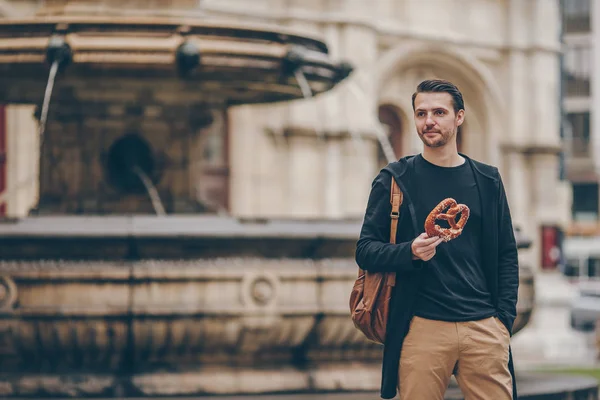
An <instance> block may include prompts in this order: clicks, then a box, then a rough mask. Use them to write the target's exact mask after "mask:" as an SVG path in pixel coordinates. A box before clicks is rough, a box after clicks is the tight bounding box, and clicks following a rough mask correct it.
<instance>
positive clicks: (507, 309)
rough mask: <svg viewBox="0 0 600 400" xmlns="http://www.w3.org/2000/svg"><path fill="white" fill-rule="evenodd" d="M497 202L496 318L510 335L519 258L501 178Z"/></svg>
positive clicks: (516, 292)
mask: <svg viewBox="0 0 600 400" xmlns="http://www.w3.org/2000/svg"><path fill="white" fill-rule="evenodd" d="M498 177H499V181H500V191H499V202H498V208H499V209H498V310H497V311H498V318H499V319H500V320H501V321H502V323H503V324H504V325H505V326H506V328H507V329H508V331H509V332H510V333H511V335H512V327H513V323H514V321H515V318H516V317H517V299H518V290H519V258H518V252H517V243H516V241H515V234H514V230H513V225H512V218H511V215H510V209H509V207H508V200H507V198H506V192H505V190H504V184H503V183H502V178H501V177H500V175H499V174H498Z"/></svg>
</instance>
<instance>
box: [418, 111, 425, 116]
mask: <svg viewBox="0 0 600 400" xmlns="http://www.w3.org/2000/svg"><path fill="white" fill-rule="evenodd" d="M424 115H425V113H424V112H418V113H417V117H423V116H424Z"/></svg>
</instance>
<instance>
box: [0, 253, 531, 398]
mask: <svg viewBox="0 0 600 400" xmlns="http://www.w3.org/2000/svg"><path fill="white" fill-rule="evenodd" d="M356 272H357V271H356V265H355V264H354V260H352V259H350V258H339V259H323V260H308V259H260V258H241V257H240V258H218V259H197V260H185V261H172V260H148V261H135V262H94V261H85V262H74V261H69V262H66V261H65V262H60V261H56V262H36V261H33V262H25V261H14V262H9V261H4V262H0V276H1V278H0V285H2V286H4V287H5V288H8V289H7V290H6V293H5V295H4V296H5V297H4V298H10V299H12V300H11V303H10V304H12V306H11V307H10V309H6V307H5V308H3V309H2V310H0V311H1V312H2V313H3V314H2V315H3V318H2V319H0V355H1V357H0V367H1V368H0V369H1V370H2V371H7V372H8V374H4V375H0V391H1V390H5V391H8V392H10V391H11V390H12V392H11V393H13V394H15V393H17V392H18V393H23V394H28V395H35V394H36V393H37V394H42V393H46V394H48V393H51V392H53V391H55V390H58V389H57V386H56V385H54V384H52V382H54V381H53V379H55V378H56V379H58V378H57V377H59V376H61V375H62V374H67V375H69V376H71V375H72V374H74V373H78V374H83V375H85V374H88V375H87V376H89V377H95V376H99V377H103V376H104V377H107V378H106V380H105V381H102V380H99V381H93V382H94V383H91V381H89V379H87V378H86V379H83V378H82V379H81V381H80V382H81V383H80V385H81V387H79V386H77V384H76V383H75V381H73V382H72V383H71V384H69V385H66V386H65V388H66V389H64V390H65V391H67V392H68V391H71V392H72V393H74V395H79V396H81V395H82V393H87V392H89V393H96V394H102V393H105V392H106V390H111V389H107V388H110V387H111V385H113V384H114V385H117V386H119V385H120V384H119V383H115V382H117V381H118V379H117V378H118V377H119V376H121V375H122V374H123V372H124V371H126V375H127V376H128V377H130V378H127V379H129V380H128V381H127V382H128V383H127V384H126V385H125V386H127V387H130V388H131V387H133V388H135V391H136V393H138V394H143V395H155V394H163V395H174V394H199V393H225V392H227V393H249V392H253V391H254V392H261V391H285V390H303V389H331V388H345V389H375V388H376V387H377V385H378V379H379V378H378V375H377V370H378V368H376V367H374V365H376V364H377V362H378V361H379V360H380V357H381V347H380V346H378V345H376V344H373V343H370V342H368V341H367V340H366V339H364V337H363V336H362V334H361V333H360V332H359V331H358V330H356V329H355V328H354V326H353V324H352V322H351V320H350V318H349V309H348V294H349V293H350V290H351V288H352V285H353V283H354V279H355V278H356ZM521 276H522V280H524V281H523V282H525V283H526V285H529V284H531V282H530V281H528V279H529V278H527V274H526V273H523V274H521ZM522 287H525V285H522ZM524 290H525V291H524V292H522V294H523V296H522V297H520V302H524V303H523V304H526V305H527V304H531V303H528V301H530V300H531V299H529V298H528V296H529V295H532V292H528V291H527V290H528V289H527V288H525V289H524ZM7 296H8V297H7ZM2 304H4V303H2ZM529 312H530V310H524V309H520V311H519V313H520V315H519V318H520V319H519V320H518V322H517V324H518V325H519V326H518V327H517V329H519V328H520V326H522V325H523V324H524V323H526V320H527V318H528V313H529ZM356 360H360V362H359V363H358V364H357V365H356V366H355V367H352V368H348V367H347V366H348V364H347V363H352V362H356ZM370 361H371V362H373V363H374V364H373V366H368V365H367V364H368V363H369V362H370ZM364 363H367V364H364ZM28 365H29V366H33V365H36V366H41V367H42V368H43V369H44V371H46V373H44V374H43V376H42V377H40V378H39V380H37V381H35V380H31V379H33V378H31V376H37V375H36V373H34V371H33V370H32V371H31V373H30V374H27V376H28V378H27V379H29V380H22V379H21V378H19V379H17V378H15V377H14V376H13V377H12V378H11V377H10V371H12V372H14V373H17V372H18V373H19V374H22V373H24V372H25V373H26V372H27V371H28V367H27V366H28ZM233 366H235V367H233ZM256 368H259V369H260V370H261V371H262V372H263V373H264V371H269V373H268V374H266V375H265V374H262V373H261V376H262V377H261V376H258V375H256V372H255V371H253V370H255V369H256ZM365 368H366V369H365ZM351 370H352V371H351ZM362 370H364V371H363V372H362V373H358V372H356V371H362ZM369 371H370V372H369ZM354 372H356V373H354ZM31 374H33V375H31ZM113 376H114V377H115V378H112V377H113ZM265 376H269V377H273V376H275V377H277V379H265V378H264V377H265ZM90 379H92V378H90ZM94 379H95V378H94ZM111 379H114V381H113V380H111ZM119 379H120V378H119ZM223 381H228V382H229V383H230V384H228V385H221V384H219V383H218V382H223ZM32 382H35V384H34V383H32ZM3 385H4V386H3ZM128 385H129V386H128ZM2 388H4V389H2ZM67 392H64V393H63V392H60V393H59V394H64V395H71V394H69V393H67Z"/></svg>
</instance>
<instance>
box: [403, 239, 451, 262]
mask: <svg viewBox="0 0 600 400" xmlns="http://www.w3.org/2000/svg"><path fill="white" fill-rule="evenodd" d="M442 241H443V239H442V238H440V237H437V236H434V237H429V236H427V233H425V232H423V233H421V234H420V235H419V236H417V238H416V239H415V240H413V242H412V244H411V246H410V249H411V250H412V254H413V260H423V261H429V260H431V259H432V258H433V256H435V248H436V247H437V246H438V245H439V244H440V243H442Z"/></svg>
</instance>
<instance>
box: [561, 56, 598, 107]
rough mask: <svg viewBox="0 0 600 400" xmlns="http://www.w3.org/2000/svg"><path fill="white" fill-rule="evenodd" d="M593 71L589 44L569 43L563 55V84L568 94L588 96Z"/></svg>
mask: <svg viewBox="0 0 600 400" xmlns="http://www.w3.org/2000/svg"><path fill="white" fill-rule="evenodd" d="M591 71H592V49H591V47H590V46H589V45H568V46H567V47H566V49H565V51H564V56H563V85H564V90H565V95H566V96H570V97H571V96H579V97H588V96H589V95H590V76H591Z"/></svg>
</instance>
